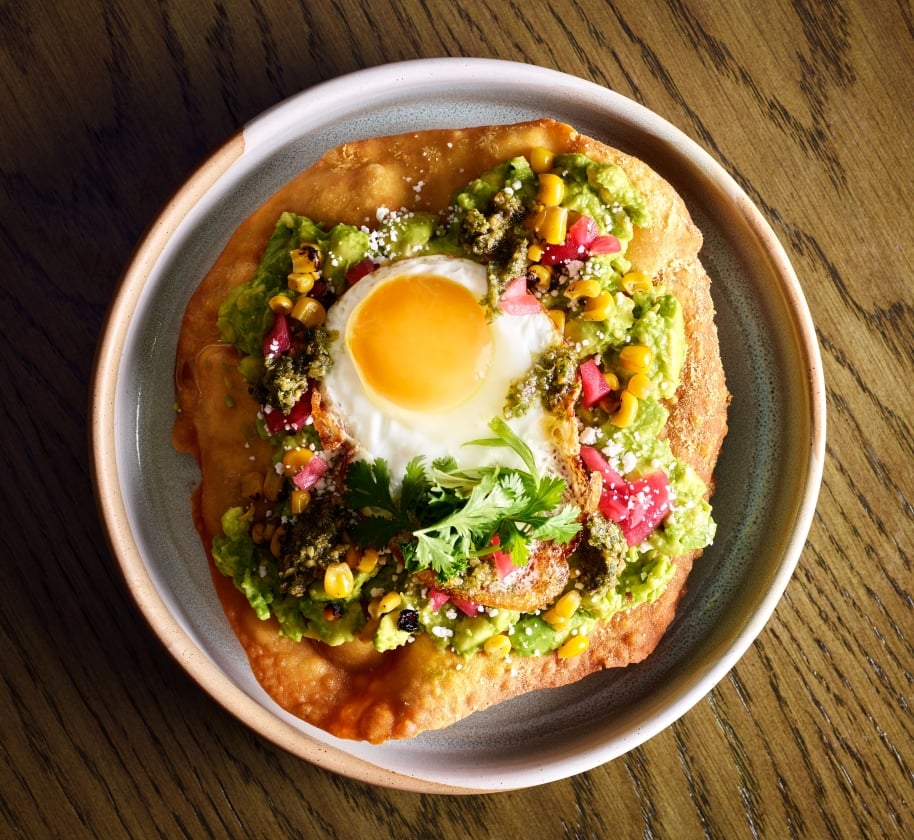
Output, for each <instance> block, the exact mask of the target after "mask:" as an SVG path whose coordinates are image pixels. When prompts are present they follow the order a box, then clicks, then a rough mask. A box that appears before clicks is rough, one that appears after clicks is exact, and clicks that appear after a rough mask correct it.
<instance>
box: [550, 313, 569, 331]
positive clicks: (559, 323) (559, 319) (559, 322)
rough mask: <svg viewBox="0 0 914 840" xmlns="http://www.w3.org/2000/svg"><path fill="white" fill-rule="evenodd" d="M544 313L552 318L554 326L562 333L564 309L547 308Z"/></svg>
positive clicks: (563, 329)
mask: <svg viewBox="0 0 914 840" xmlns="http://www.w3.org/2000/svg"><path fill="white" fill-rule="evenodd" d="M546 314H547V315H548V316H549V317H550V318H551V319H552V323H553V324H555V328H556V329H557V330H558V331H559V332H561V333H563V332H565V310H564V309H547V310H546Z"/></svg>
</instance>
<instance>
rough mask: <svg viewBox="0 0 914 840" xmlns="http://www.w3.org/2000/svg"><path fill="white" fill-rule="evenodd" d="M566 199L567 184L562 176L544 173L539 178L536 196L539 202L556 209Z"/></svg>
mask: <svg viewBox="0 0 914 840" xmlns="http://www.w3.org/2000/svg"><path fill="white" fill-rule="evenodd" d="M564 197H565V182H564V181H563V180H562V178H561V176H559V175H553V174H552V173H551V172H544V173H543V174H542V175H540V176H539V192H537V194H536V200H537V201H539V202H541V203H542V204H545V205H546V206H547V207H556V206H557V205H559V204H561V203H562V199H563V198H564ZM563 241H564V240H563Z"/></svg>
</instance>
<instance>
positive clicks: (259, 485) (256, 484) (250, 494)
mask: <svg viewBox="0 0 914 840" xmlns="http://www.w3.org/2000/svg"><path fill="white" fill-rule="evenodd" d="M241 492H242V493H243V494H244V495H245V497H246V498H248V499H257V498H259V497H260V495H261V494H262V493H263V476H262V475H261V474H260V473H258V472H249V473H247V475H245V476H244V477H243V478H242V479H241Z"/></svg>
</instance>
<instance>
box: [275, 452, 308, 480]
mask: <svg viewBox="0 0 914 840" xmlns="http://www.w3.org/2000/svg"><path fill="white" fill-rule="evenodd" d="M313 457H314V453H313V452H312V451H311V450H310V449H289V450H288V451H286V452H285V454H284V455H283V456H282V471H283V472H284V473H285V474H286V475H288V476H293V475H296V474H297V473H298V471H299V470H300V469H301V468H302V467H304V466H305V465H306V464H307V463H308V461H310V460H311V459H312V458H313Z"/></svg>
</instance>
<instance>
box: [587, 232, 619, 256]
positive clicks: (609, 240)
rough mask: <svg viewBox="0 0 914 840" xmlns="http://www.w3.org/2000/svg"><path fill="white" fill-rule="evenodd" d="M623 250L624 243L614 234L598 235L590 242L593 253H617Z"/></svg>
mask: <svg viewBox="0 0 914 840" xmlns="http://www.w3.org/2000/svg"><path fill="white" fill-rule="evenodd" d="M621 250H622V243H621V242H619V240H618V239H616V237H615V236H613V235H612V234H605V235H603V236H598V237H597V238H596V239H594V241H593V242H591V243H590V253H591V255H597V254H616V253H618V252H619V251H621Z"/></svg>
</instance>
